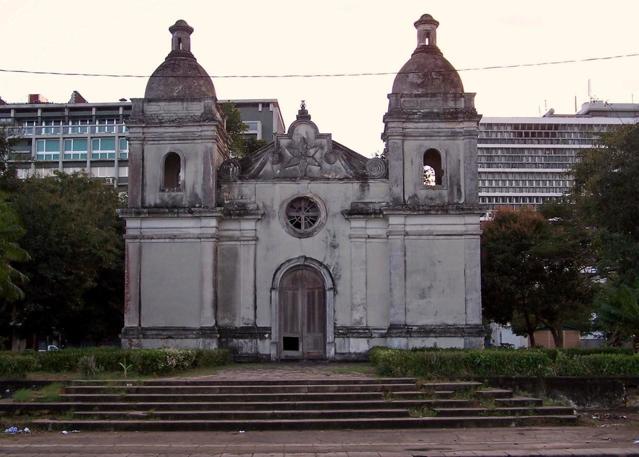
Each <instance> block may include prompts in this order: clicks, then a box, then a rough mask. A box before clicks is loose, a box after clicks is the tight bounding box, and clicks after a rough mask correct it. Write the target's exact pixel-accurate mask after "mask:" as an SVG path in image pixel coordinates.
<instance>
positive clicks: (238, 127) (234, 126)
mask: <svg viewBox="0 0 639 457" xmlns="http://www.w3.org/2000/svg"><path fill="white" fill-rule="evenodd" d="M221 106H222V111H223V112H224V115H225V117H226V133H228V135H229V138H230V140H231V144H230V148H231V153H232V154H233V156H234V157H238V158H241V157H244V156H247V155H249V154H252V153H253V152H255V151H257V150H258V149H260V148H261V147H263V146H265V145H266V141H264V140H258V139H256V138H254V137H252V136H247V135H246V130H247V127H246V124H244V122H242V117H241V116H240V111H239V110H238V109H237V108H236V107H235V105H234V104H233V103H230V102H229V103H222V104H221Z"/></svg>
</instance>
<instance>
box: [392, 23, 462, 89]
mask: <svg viewBox="0 0 639 457" xmlns="http://www.w3.org/2000/svg"><path fill="white" fill-rule="evenodd" d="M437 26H439V22H437V21H436V20H435V19H433V17H432V16H431V15H430V14H424V15H422V17H420V18H419V20H417V22H415V28H416V29H417V48H416V49H415V51H413V55H412V56H411V58H410V59H409V60H408V62H406V63H405V64H404V66H403V67H402V68H401V70H399V73H398V74H397V76H396V77H395V81H394V82H393V90H392V93H394V94H406V95H409V94H410V95H425V94H444V93H448V94H451V93H455V94H461V93H463V92H464V86H463V84H462V81H461V78H460V77H459V74H457V71H456V70H455V68H454V67H453V66H452V65H451V64H450V62H448V60H446V58H445V57H444V56H443V55H442V52H441V51H440V50H439V48H438V47H437Z"/></svg>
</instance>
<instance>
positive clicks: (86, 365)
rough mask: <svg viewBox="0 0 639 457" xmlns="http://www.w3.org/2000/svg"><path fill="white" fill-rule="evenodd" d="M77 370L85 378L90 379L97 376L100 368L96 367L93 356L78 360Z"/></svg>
mask: <svg viewBox="0 0 639 457" xmlns="http://www.w3.org/2000/svg"><path fill="white" fill-rule="evenodd" d="M78 370H80V373H82V375H83V376H84V377H86V378H90V377H93V376H95V375H96V374H98V372H99V371H100V367H98V365H97V363H96V361H95V356H94V355H85V356H82V357H80V360H78Z"/></svg>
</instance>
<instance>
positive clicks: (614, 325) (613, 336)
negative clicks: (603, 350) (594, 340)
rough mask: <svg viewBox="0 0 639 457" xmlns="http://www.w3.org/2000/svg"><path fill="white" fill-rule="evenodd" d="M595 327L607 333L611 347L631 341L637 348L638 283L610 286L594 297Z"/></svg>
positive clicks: (638, 322)
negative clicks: (595, 309) (595, 307)
mask: <svg viewBox="0 0 639 457" xmlns="http://www.w3.org/2000/svg"><path fill="white" fill-rule="evenodd" d="M595 302H596V306H597V325H598V326H599V327H601V328H602V329H604V330H605V331H607V332H609V334H610V337H609V340H610V341H611V343H612V344H613V345H619V344H620V343H622V342H623V341H626V340H629V339H631V340H632V341H633V346H634V349H635V352H637V349H638V348H639V281H637V282H635V284H633V285H631V286H629V285H626V284H618V285H615V284H611V285H608V286H606V287H604V288H603V289H602V290H601V291H600V292H599V294H597V297H596V301H595Z"/></svg>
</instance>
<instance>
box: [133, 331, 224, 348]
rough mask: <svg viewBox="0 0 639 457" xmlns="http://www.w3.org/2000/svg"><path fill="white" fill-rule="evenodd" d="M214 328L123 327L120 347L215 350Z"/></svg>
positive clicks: (216, 339)
mask: <svg viewBox="0 0 639 457" xmlns="http://www.w3.org/2000/svg"><path fill="white" fill-rule="evenodd" d="M218 336H219V335H218V332H217V329H216V328H191V327H124V328H123V329H122V335H121V340H122V347H123V348H125V349H158V348H178V349H217V348H218V347H219V338H218Z"/></svg>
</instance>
